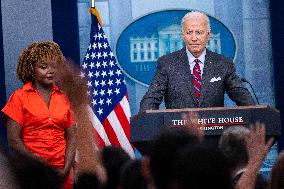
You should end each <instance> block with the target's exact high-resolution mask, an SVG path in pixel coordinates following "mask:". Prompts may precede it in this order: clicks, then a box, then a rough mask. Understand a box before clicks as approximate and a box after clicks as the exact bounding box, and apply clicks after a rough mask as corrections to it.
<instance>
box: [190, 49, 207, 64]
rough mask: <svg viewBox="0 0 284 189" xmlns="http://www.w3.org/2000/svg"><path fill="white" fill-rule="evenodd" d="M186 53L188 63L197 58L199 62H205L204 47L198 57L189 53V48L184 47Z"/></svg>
mask: <svg viewBox="0 0 284 189" xmlns="http://www.w3.org/2000/svg"><path fill="white" fill-rule="evenodd" d="M186 54H187V58H188V62H189V64H193V62H194V60H195V59H199V60H200V62H201V64H204V62H205V55H206V49H204V50H203V52H202V53H201V55H200V56H199V57H198V58H195V57H194V56H193V55H192V54H191V52H189V50H188V49H187V48H186Z"/></svg>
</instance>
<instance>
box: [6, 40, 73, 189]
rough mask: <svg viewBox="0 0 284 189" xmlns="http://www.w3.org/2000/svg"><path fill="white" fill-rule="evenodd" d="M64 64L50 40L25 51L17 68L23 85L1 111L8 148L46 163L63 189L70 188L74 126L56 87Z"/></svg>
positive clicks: (65, 102)
mask: <svg viewBox="0 0 284 189" xmlns="http://www.w3.org/2000/svg"><path fill="white" fill-rule="evenodd" d="M63 63H64V56H63V54H62V52H61V50H60V48H59V46H58V44H56V43H54V42H52V41H45V42H34V43H32V44H31V45H29V46H28V47H27V48H25V49H24V50H23V52H22V54H21V55H20V57H19V62H18V65H17V76H18V78H19V79H20V80H21V81H22V82H23V84H24V85H23V86H22V87H21V88H19V89H17V90H16V91H15V92H14V93H13V94H12V95H11V97H10V98H9V100H8V102H7V104H6V105H5V107H4V108H3V109H2V112H3V113H4V114H5V115H6V118H7V123H6V124H7V135H8V142H9V145H10V147H11V148H12V149H13V150H14V151H15V152H18V153H21V154H25V155H27V156H32V157H35V158H38V159H40V160H42V161H44V162H46V163H48V164H49V165H50V166H52V167H53V168H55V169H57V170H58V171H59V173H60V175H61V176H62V177H64V178H65V182H64V186H63V188H72V181H73V179H72V174H71V173H72V166H73V163H74V157H75V149H76V147H75V136H76V127H75V122H74V119H73V113H72V110H71V105H70V102H69V100H68V98H67V97H66V96H65V95H64V93H63V91H61V90H60V89H59V87H58V86H56V85H55V80H56V78H57V77H56V72H57V70H58V68H60V65H62V64H63Z"/></svg>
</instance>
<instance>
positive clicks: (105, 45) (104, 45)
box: [103, 35, 108, 49]
mask: <svg viewBox="0 0 284 189" xmlns="http://www.w3.org/2000/svg"><path fill="white" fill-rule="evenodd" d="M104 38H105V35H104ZM103 47H104V48H105V49H107V48H108V44H107V43H106V42H104V44H103Z"/></svg>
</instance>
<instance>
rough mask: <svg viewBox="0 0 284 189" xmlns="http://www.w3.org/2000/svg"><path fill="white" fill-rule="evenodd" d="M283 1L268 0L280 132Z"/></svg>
mask: <svg viewBox="0 0 284 189" xmlns="http://www.w3.org/2000/svg"><path fill="white" fill-rule="evenodd" d="M283 10H284V2H283V1H273V0H271V1H270V12H271V27H272V28H271V31H272V50H273V65H274V83H275V94H276V108H277V109H279V110H280V113H281V114H280V115H281V123H282V124H281V125H282V133H283V131H284V129H283V128H284V64H283V63H284V43H283V42H284V32H283V28H284V15H283ZM278 148H279V151H281V150H283V149H284V137H283V134H282V135H281V136H280V138H279V139H278Z"/></svg>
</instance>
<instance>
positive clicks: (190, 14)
mask: <svg viewBox="0 0 284 189" xmlns="http://www.w3.org/2000/svg"><path fill="white" fill-rule="evenodd" d="M192 17H203V18H204V20H205V22H206V25H207V29H208V32H210V31H211V27H210V21H209V17H208V16H207V15H206V14H204V13H202V12H199V11H191V12H188V13H186V15H184V17H183V18H182V20H181V27H182V30H183V23H184V21H185V19H188V18H192Z"/></svg>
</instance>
